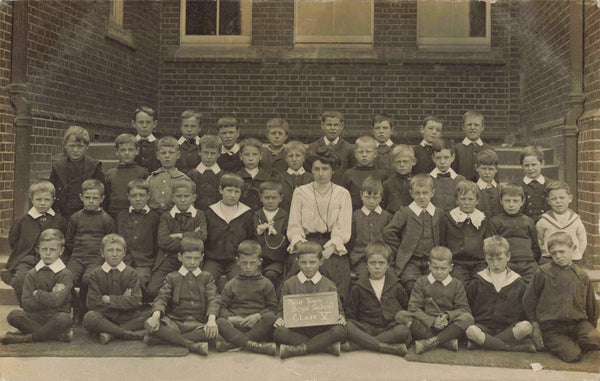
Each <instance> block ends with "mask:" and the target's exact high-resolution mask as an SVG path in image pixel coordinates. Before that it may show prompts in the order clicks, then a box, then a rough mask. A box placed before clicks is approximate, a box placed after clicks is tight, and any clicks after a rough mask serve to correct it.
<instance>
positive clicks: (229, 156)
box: [217, 143, 244, 173]
mask: <svg viewBox="0 0 600 381" xmlns="http://www.w3.org/2000/svg"><path fill="white" fill-rule="evenodd" d="M217 164H219V167H220V168H221V169H222V170H223V171H224V172H231V173H236V172H238V171H239V170H240V169H242V168H243V167H244V163H243V162H242V159H241V157H240V146H239V144H237V143H235V145H234V146H233V147H232V148H231V150H226V149H225V147H221V154H220V155H219V157H218V158H217Z"/></svg>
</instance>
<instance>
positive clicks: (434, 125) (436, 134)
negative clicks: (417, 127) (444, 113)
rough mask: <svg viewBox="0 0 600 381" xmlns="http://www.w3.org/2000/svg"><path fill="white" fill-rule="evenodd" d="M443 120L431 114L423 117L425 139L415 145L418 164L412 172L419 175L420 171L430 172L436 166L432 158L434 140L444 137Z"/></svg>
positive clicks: (422, 127)
mask: <svg viewBox="0 0 600 381" xmlns="http://www.w3.org/2000/svg"><path fill="white" fill-rule="evenodd" d="M442 128H443V121H442V119H440V118H438V117H437V116H435V115H430V116H428V117H426V118H425V119H423V124H422V125H421V134H422V135H423V140H421V142H420V143H419V144H417V145H415V146H413V150H414V151H415V158H416V159H417V162H416V164H415V165H414V166H413V168H412V173H413V174H414V175H418V174H419V173H429V172H431V171H432V170H433V169H434V168H435V164H434V163H433V160H432V159H431V156H432V155H433V146H432V145H433V142H434V141H435V140H436V139H440V138H441V137H442Z"/></svg>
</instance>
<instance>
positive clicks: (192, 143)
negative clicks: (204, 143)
mask: <svg viewBox="0 0 600 381" xmlns="http://www.w3.org/2000/svg"><path fill="white" fill-rule="evenodd" d="M177 144H179V152H180V153H181V154H180V156H179V159H177V162H176V163H175V167H176V168H177V169H179V170H180V171H181V172H183V173H188V172H189V171H191V170H192V169H194V168H196V167H197V166H198V164H200V138H199V137H198V136H195V137H193V138H191V139H186V138H184V137H183V136H182V137H180V138H179V140H177Z"/></svg>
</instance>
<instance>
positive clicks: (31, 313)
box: [0, 229, 73, 344]
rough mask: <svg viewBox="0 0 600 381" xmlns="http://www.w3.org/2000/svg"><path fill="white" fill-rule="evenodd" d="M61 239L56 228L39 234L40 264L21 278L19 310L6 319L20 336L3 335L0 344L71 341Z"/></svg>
mask: <svg viewBox="0 0 600 381" xmlns="http://www.w3.org/2000/svg"><path fill="white" fill-rule="evenodd" d="M64 246H65V238H64V236H63V234H62V233H61V232H60V230H58V229H47V230H44V231H43V232H42V233H41V234H40V238H39V241H38V246H37V251H38V254H39V256H40V258H41V259H40V261H39V262H38V263H37V264H36V265H35V267H34V268H33V269H31V270H29V272H28V273H27V275H26V276H25V283H24V285H23V296H22V299H21V304H22V305H23V309H22V310H13V311H11V312H10V313H9V314H8V316H7V318H6V320H7V321H8V324H10V325H11V326H13V327H15V328H17V329H18V330H19V331H21V332H20V333H13V332H7V333H6V336H4V337H3V338H2V339H1V340H0V342H1V343H2V344H15V343H29V342H32V341H50V340H60V341H65V342H70V341H71V340H72V339H73V331H72V330H71V325H72V324H73V321H72V320H71V315H70V312H71V304H70V301H71V289H72V288H73V279H72V277H71V272H70V271H69V270H68V269H67V268H66V266H65V264H64V263H63V261H62V260H61V259H60V256H61V254H62V253H63V250H64Z"/></svg>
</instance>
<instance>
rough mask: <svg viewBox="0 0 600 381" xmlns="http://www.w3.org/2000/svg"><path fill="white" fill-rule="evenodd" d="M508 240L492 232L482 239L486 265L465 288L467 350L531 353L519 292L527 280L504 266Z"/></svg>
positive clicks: (527, 323)
mask: <svg viewBox="0 0 600 381" xmlns="http://www.w3.org/2000/svg"><path fill="white" fill-rule="evenodd" d="M509 249H510V246H509V244H508V241H507V240H506V239H505V238H503V237H501V236H499V235H495V236H492V237H489V238H486V239H485V240H484V241H483V253H484V256H485V261H486V262H487V268H485V269H483V270H481V271H480V272H478V273H477V274H476V275H475V277H474V278H473V280H472V281H471V283H469V286H468V287H467V299H468V300H469V304H470V305H471V310H472V313H473V318H474V319H475V324H474V325H472V326H470V327H469V328H467V330H466V332H465V333H466V335H467V338H468V339H469V342H468V344H467V348H468V349H475V348H477V347H481V348H483V349H489V350H496V351H505V350H506V351H518V352H535V346H534V345H533V342H532V341H531V331H532V326H531V323H530V322H528V321H527V320H526V318H525V310H524V309H523V302H522V299H523V294H524V293H525V289H526V288H527V283H525V281H524V280H523V278H521V276H520V275H519V274H517V273H516V272H514V271H512V270H511V269H510V267H508V266H507V265H508V261H509V260H510V250H509Z"/></svg>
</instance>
